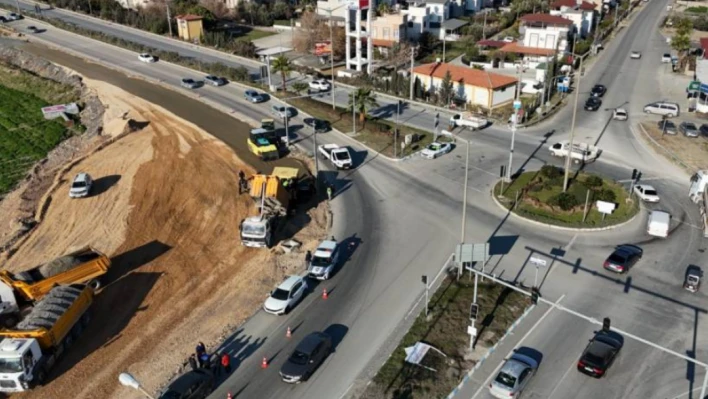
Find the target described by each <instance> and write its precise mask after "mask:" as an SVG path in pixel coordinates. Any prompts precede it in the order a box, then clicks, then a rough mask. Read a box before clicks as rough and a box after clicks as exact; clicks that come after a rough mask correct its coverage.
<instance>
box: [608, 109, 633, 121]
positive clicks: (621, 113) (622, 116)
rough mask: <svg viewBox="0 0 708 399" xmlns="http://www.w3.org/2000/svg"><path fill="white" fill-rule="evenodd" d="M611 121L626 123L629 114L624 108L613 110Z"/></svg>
mask: <svg viewBox="0 0 708 399" xmlns="http://www.w3.org/2000/svg"><path fill="white" fill-rule="evenodd" d="M612 119H614V120H616V121H626V120H627V119H629V112H627V110H626V109H624V108H615V110H614V112H612Z"/></svg>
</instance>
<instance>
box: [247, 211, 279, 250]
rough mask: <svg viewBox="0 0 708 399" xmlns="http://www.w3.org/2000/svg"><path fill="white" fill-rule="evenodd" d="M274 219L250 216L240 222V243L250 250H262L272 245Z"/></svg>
mask: <svg viewBox="0 0 708 399" xmlns="http://www.w3.org/2000/svg"><path fill="white" fill-rule="evenodd" d="M275 221H276V218H274V217H271V218H268V217H263V216H251V217H248V218H246V219H244V220H243V222H241V242H242V243H243V245H245V246H247V247H251V248H264V247H270V246H271V245H273V231H274V230H275V224H276V222H275Z"/></svg>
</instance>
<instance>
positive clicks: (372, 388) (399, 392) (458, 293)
mask: <svg viewBox="0 0 708 399" xmlns="http://www.w3.org/2000/svg"><path fill="white" fill-rule="evenodd" d="M473 297H474V279H471V280H470V279H468V277H467V276H463V277H461V278H460V279H459V280H458V279H456V278H455V277H447V278H446V279H445V280H444V281H443V282H442V284H441V286H440V288H439V289H438V290H437V292H436V293H435V294H434V295H431V298H430V305H429V311H428V314H427V316H426V313H425V310H423V311H422V312H421V313H420V314H419V315H418V317H417V318H416V319H415V321H414V322H413V325H412V326H411V327H410V329H409V330H408V332H407V333H406V335H405V336H404V337H403V339H402V340H401V341H400V342H399V343H398V346H396V349H395V350H394V351H393V353H392V354H391V356H390V357H389V358H388V360H387V361H386V363H384V364H383V366H381V368H380V369H379V371H378V373H377V374H376V376H375V377H374V378H373V380H372V381H371V383H370V384H369V385H368V386H367V387H366V390H365V392H364V394H363V395H362V396H361V397H362V398H366V399H384V398H444V397H446V396H447V395H448V394H449V393H450V392H451V391H452V390H453V389H455V387H456V386H458V384H459V383H460V380H461V379H462V378H463V377H464V376H465V374H467V373H468V372H469V371H470V370H472V369H473V368H474V366H475V365H476V364H477V363H479V362H481V361H482V359H483V358H484V356H485V354H486V353H487V352H488V350H489V348H492V347H493V346H494V345H495V344H497V343H498V342H499V341H500V340H501V339H502V337H503V336H504V335H505V334H506V332H507V330H508V329H509V328H511V327H512V325H513V324H514V322H515V321H516V320H518V319H519V318H520V317H521V316H522V314H524V311H525V310H526V309H528V308H529V306H531V300H530V298H529V297H527V296H525V295H523V294H521V293H519V292H517V291H514V290H512V289H510V288H507V287H504V286H501V285H499V284H493V283H491V282H490V281H488V280H487V281H486V282H481V281H480V283H479V284H478V294H477V303H478V305H479V308H478V309H479V310H478V313H477V322H476V323H475V327H476V328H477V331H478V334H477V337H478V339H477V342H476V344H475V348H474V351H473V352H470V351H469V346H470V336H469V335H468V334H467V328H468V327H469V325H470V304H471V303H472V301H473ZM416 343H424V344H427V345H429V346H430V347H431V348H432V349H430V350H428V351H427V352H425V355H424V356H422V359H419V363H418V364H412V363H409V362H406V356H407V354H406V349H407V348H408V349H410V348H412V347H415V345H416Z"/></svg>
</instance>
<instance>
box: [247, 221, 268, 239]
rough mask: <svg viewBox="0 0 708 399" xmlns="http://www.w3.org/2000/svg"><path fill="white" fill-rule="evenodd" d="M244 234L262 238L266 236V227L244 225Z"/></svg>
mask: <svg viewBox="0 0 708 399" xmlns="http://www.w3.org/2000/svg"><path fill="white" fill-rule="evenodd" d="M243 233H244V234H248V235H253V236H262V235H264V234H265V225H262V224H249V223H244V224H243Z"/></svg>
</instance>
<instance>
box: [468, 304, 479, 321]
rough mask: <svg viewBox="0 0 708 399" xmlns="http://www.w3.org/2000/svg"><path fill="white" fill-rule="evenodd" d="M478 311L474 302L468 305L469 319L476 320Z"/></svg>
mask: <svg viewBox="0 0 708 399" xmlns="http://www.w3.org/2000/svg"><path fill="white" fill-rule="evenodd" d="M478 311H479V305H478V304H476V303H473V304H472V306H470V319H471V320H477V312H478Z"/></svg>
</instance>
